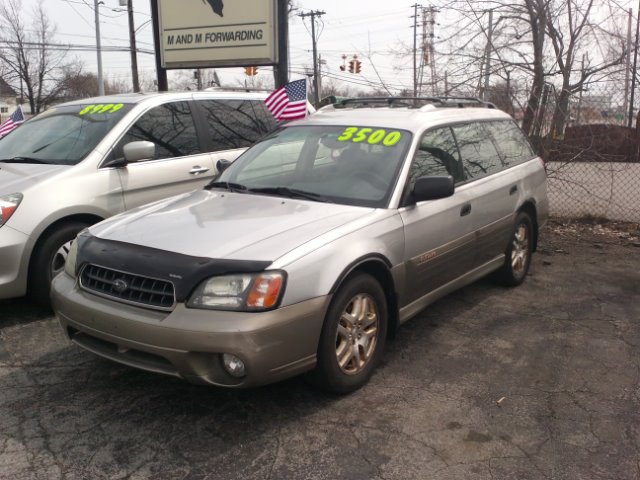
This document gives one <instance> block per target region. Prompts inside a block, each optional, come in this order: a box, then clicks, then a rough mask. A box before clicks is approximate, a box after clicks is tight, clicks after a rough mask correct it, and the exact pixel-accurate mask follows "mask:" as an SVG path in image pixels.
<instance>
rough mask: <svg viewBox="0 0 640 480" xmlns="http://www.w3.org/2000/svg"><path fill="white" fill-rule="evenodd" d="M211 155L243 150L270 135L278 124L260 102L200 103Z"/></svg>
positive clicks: (216, 101) (225, 101) (210, 101)
mask: <svg viewBox="0 0 640 480" xmlns="http://www.w3.org/2000/svg"><path fill="white" fill-rule="evenodd" d="M198 104H199V105H200V106H201V107H202V108H203V110H204V114H205V119H206V121H207V128H208V131H207V133H208V137H209V139H208V141H209V143H210V145H211V151H214V152H215V151H219V150H232V149H234V148H246V147H249V146H251V145H253V144H254V143H255V142H257V141H258V140H259V139H260V138H261V137H263V136H264V135H265V134H267V133H269V132H271V131H273V130H274V129H275V128H276V126H277V122H276V120H275V119H274V118H273V116H272V115H271V114H270V113H269V111H268V110H267V108H266V106H265V105H264V102H262V101H259V100H201V101H199V102H198Z"/></svg>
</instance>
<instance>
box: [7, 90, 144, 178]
mask: <svg viewBox="0 0 640 480" xmlns="http://www.w3.org/2000/svg"><path fill="white" fill-rule="evenodd" d="M132 107H133V104H122V103H115V104H114V103H109V104H86V105H63V106H58V107H52V108H50V109H49V110H47V111H45V112H43V113H41V114H39V115H38V116H36V117H34V118H32V119H31V120H28V121H27V122H25V123H24V124H22V125H20V127H18V128H16V129H15V130H14V131H12V132H11V133H9V134H8V135H7V136H5V137H3V138H2V139H0V162H2V161H19V162H21V163H51V164H58V165H75V164H77V163H79V162H80V161H82V160H83V159H84V157H86V156H87V154H88V153H89V152H91V150H93V149H94V148H95V146H96V145H97V144H98V142H100V140H102V139H103V138H104V136H105V135H106V134H107V133H108V132H109V131H110V130H111V129H112V128H113V127H114V125H115V124H116V123H118V122H119V121H120V119H122V117H124V116H125V115H126V114H127V112H129V111H130V110H131V108H132Z"/></svg>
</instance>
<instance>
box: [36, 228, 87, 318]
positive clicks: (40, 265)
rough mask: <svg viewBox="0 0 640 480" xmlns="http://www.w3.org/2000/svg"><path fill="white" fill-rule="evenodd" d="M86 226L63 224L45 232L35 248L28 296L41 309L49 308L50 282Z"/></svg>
mask: <svg viewBox="0 0 640 480" xmlns="http://www.w3.org/2000/svg"><path fill="white" fill-rule="evenodd" d="M87 226H88V224H86V223H83V222H69V223H65V224H63V225H60V226H59V227H57V228H55V229H54V230H52V231H49V232H45V234H44V235H46V238H44V239H43V240H42V241H41V242H39V243H38V245H37V246H36V250H35V251H34V253H33V255H32V257H31V264H30V265H29V288H28V295H29V297H30V298H31V299H32V300H33V301H35V302H36V303H37V304H38V305H40V306H41V307H44V308H47V309H49V308H51V301H50V299H49V292H50V290H51V280H53V277H54V276H56V275H57V274H58V273H60V272H62V271H63V270H64V262H65V260H66V258H67V254H68V253H69V248H70V246H71V242H72V241H73V239H74V238H76V235H78V233H79V232H80V231H81V230H82V229H83V228H85V227H87Z"/></svg>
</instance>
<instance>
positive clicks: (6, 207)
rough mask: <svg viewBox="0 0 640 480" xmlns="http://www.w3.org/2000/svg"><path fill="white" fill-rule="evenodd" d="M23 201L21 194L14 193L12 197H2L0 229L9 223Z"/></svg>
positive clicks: (0, 198)
mask: <svg viewBox="0 0 640 480" xmlns="http://www.w3.org/2000/svg"><path fill="white" fill-rule="evenodd" d="M21 201H22V194H21V193H12V194H11V195H0V227H1V226H2V225H4V224H5V223H7V220H9V218H11V215H13V212H15V211H16V208H18V205H20V202H21Z"/></svg>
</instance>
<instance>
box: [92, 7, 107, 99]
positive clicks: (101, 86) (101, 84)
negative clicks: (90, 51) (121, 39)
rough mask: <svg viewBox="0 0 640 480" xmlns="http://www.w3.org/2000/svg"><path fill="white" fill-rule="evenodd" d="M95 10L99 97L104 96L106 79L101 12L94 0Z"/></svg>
mask: <svg viewBox="0 0 640 480" xmlns="http://www.w3.org/2000/svg"><path fill="white" fill-rule="evenodd" d="M93 10H94V12H95V14H96V52H97V53H98V95H100V96H102V95H104V79H103V78H102V46H101V44H100V11H99V10H98V0H93Z"/></svg>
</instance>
